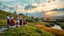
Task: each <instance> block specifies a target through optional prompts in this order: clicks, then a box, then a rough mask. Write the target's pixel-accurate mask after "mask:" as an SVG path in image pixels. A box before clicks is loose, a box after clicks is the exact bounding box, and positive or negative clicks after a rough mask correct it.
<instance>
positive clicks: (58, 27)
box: [52, 24, 63, 30]
mask: <svg viewBox="0 0 64 36" xmlns="http://www.w3.org/2000/svg"><path fill="white" fill-rule="evenodd" d="M52 28H55V29H59V30H63V29H62V28H61V27H60V26H59V25H56V24H55V25H54V26H52Z"/></svg>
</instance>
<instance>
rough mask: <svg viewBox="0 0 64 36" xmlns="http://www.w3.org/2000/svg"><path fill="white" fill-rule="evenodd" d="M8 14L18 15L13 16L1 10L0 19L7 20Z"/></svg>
mask: <svg viewBox="0 0 64 36" xmlns="http://www.w3.org/2000/svg"><path fill="white" fill-rule="evenodd" d="M7 14H10V15H14V16H16V15H15V14H13V13H9V12H6V11H3V10H0V19H6V16H7Z"/></svg>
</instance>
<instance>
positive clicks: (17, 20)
mask: <svg viewBox="0 0 64 36" xmlns="http://www.w3.org/2000/svg"><path fill="white" fill-rule="evenodd" d="M16 27H20V21H19V17H17V19H16Z"/></svg>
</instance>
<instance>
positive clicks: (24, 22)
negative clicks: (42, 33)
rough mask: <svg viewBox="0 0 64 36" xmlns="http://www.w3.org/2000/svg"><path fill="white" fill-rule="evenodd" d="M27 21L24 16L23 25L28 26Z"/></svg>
mask: <svg viewBox="0 0 64 36" xmlns="http://www.w3.org/2000/svg"><path fill="white" fill-rule="evenodd" d="M26 24H27V22H26V17H25V16H24V18H23V25H24V26H26Z"/></svg>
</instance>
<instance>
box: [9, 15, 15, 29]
mask: <svg viewBox="0 0 64 36" xmlns="http://www.w3.org/2000/svg"><path fill="white" fill-rule="evenodd" d="M10 20H11V21H10V28H15V21H14V17H13V16H11V19H10Z"/></svg>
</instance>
